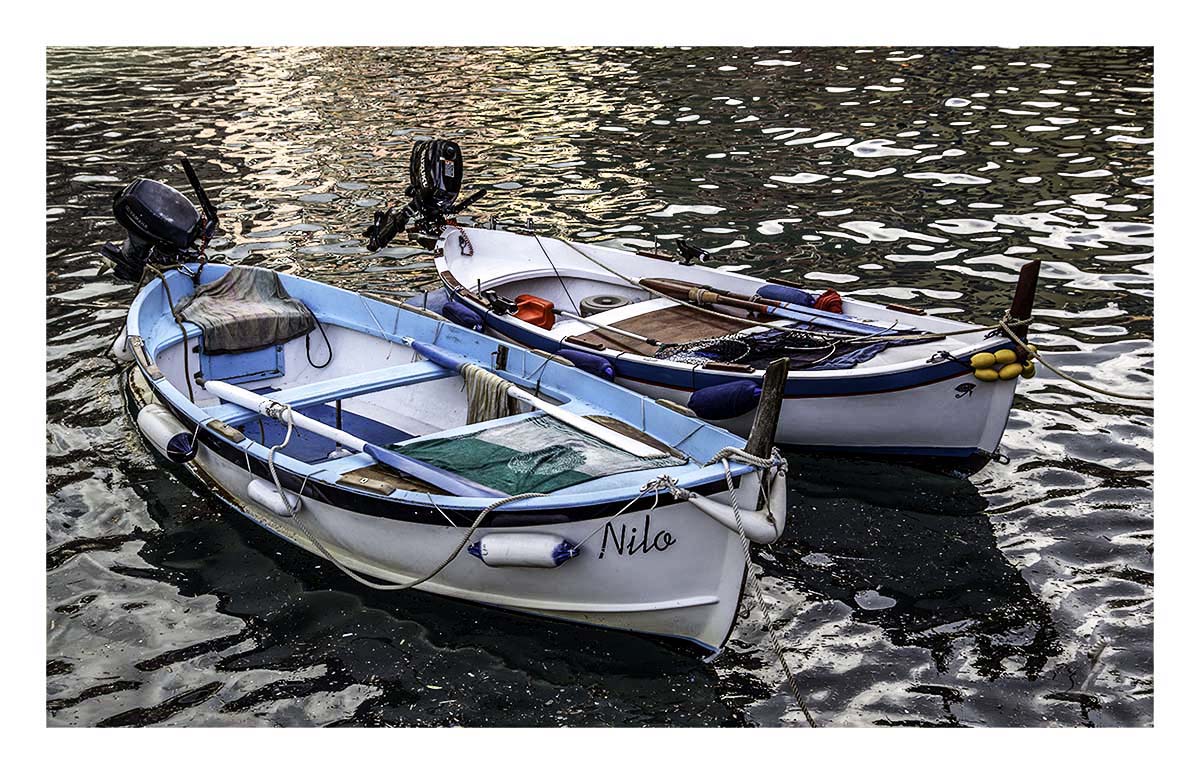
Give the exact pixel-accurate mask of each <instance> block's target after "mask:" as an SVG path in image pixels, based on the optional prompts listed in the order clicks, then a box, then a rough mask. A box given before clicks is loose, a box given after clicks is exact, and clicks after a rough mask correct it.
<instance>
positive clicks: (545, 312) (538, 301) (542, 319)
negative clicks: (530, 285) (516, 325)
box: [517, 293, 554, 330]
mask: <svg viewBox="0 0 1200 774" xmlns="http://www.w3.org/2000/svg"><path fill="white" fill-rule="evenodd" d="M517 319H518V320H524V321H525V322H527V323H529V324H530V325H536V326H538V327H539V328H545V329H546V330H550V329H551V328H553V327H554V302H553V301H547V300H546V299H544V298H538V297H537V296H533V295H530V294H528V293H522V294H521V295H519V296H517Z"/></svg>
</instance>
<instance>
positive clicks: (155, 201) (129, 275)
mask: <svg viewBox="0 0 1200 774" xmlns="http://www.w3.org/2000/svg"><path fill="white" fill-rule="evenodd" d="M182 163H183V169H184V172H185V173H186V174H187V177H188V180H189V181H190V182H191V184H192V189H193V190H194V191H195V192H196V196H197V197H198V198H199V200H200V206H201V208H202V212H203V214H201V210H197V209H196V206H195V205H193V204H192V202H191V201H190V200H189V199H188V198H187V197H186V196H184V195H183V194H182V193H180V192H179V191H177V190H175V189H174V188H172V187H171V186H169V185H167V184H166V183H160V182H158V181H157V180H150V179H147V178H138V179H137V180H134V181H133V182H132V183H130V184H129V185H127V186H125V188H123V189H121V190H120V191H118V192H117V194H116V195H115V196H114V197H113V216H114V217H115V218H116V219H117V222H118V223H120V224H121V226H123V227H124V228H125V232H126V235H125V241H124V242H123V243H122V244H121V246H120V247H117V246H116V245H114V244H112V243H108V244H106V245H104V247H103V248H101V250H100V252H101V253H102V254H103V255H104V256H105V257H106V258H108V259H109V260H110V261H112V263H113V266H114V273H115V274H116V275H117V277H119V278H120V279H123V280H127V281H129V282H135V281H137V280H138V279H140V278H141V276H142V271H143V270H144V269H145V268H146V264H148V263H158V264H168V263H179V262H181V261H184V260H188V259H191V258H194V257H196V256H197V255H198V254H199V250H197V248H196V243H197V242H198V241H200V240H201V239H202V238H206V237H209V236H211V235H212V233H213V232H214V230H215V229H216V226H217V214H216V210H215V209H214V208H213V206H212V203H211V202H210V201H209V200H208V196H207V195H206V194H205V192H204V189H203V187H202V186H201V185H200V181H199V179H197V177H196V173H195V170H193V169H192V165H191V164H190V163H189V162H188V160H187V159H183V160H182Z"/></svg>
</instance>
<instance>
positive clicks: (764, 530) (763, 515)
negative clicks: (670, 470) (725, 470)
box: [689, 469, 787, 543]
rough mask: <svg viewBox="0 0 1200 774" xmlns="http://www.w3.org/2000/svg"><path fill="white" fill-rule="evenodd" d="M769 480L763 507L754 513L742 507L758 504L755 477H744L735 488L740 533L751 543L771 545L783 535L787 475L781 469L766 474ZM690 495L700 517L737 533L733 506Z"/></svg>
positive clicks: (692, 493)
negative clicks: (740, 527) (765, 503)
mask: <svg viewBox="0 0 1200 774" xmlns="http://www.w3.org/2000/svg"><path fill="white" fill-rule="evenodd" d="M764 475H767V476H770V481H769V482H768V484H767V505H766V507H765V508H761V509H759V510H756V511H750V510H746V506H748V505H755V504H757V503H758V486H757V484H758V476H745V477H743V480H742V485H741V486H739V487H738V493H737V494H738V506H739V510H740V511H741V514H742V529H744V530H745V531H746V537H748V538H750V540H751V541H753V542H755V543H772V542H774V541H775V540H777V539H778V538H779V536H780V535H782V534H783V530H784V527H786V526H787V473H786V472H785V471H784V470H782V469H774V470H770V471H767V472H766V473H765V474H764ZM689 494H691V498H690V502H691V503H692V505H694V506H696V507H697V508H699V509H700V510H701V511H703V512H704V513H706V514H708V515H709V516H711V517H712V518H713V519H715V520H716V521H717V522H718V523H719V524H720V525H721V526H723V527H725V528H726V529H729V530H732V531H734V532H737V531H738V524H737V518H736V517H735V516H734V515H733V506H732V505H725V504H724V503H719V502H717V501H715V500H712V499H709V498H707V497H704V496H703V495H698V494H696V493H695V492H691V493H689Z"/></svg>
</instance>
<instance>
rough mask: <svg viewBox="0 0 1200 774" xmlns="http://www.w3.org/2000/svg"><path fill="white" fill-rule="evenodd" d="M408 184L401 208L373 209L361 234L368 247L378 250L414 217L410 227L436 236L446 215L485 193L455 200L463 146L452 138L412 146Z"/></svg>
mask: <svg viewBox="0 0 1200 774" xmlns="http://www.w3.org/2000/svg"><path fill="white" fill-rule="evenodd" d="M408 179H409V184H408V187H407V188H406V189H404V195H405V196H407V197H409V202H408V204H406V205H404V206H403V207H402V208H400V209H398V210H397V209H396V208H395V207H388V208H387V209H386V210H379V211H378V212H376V213H375V220H374V222H373V223H372V224H371V226H370V227H369V228H367V230H366V231H364V232H363V236H365V237H367V239H368V247H370V249H372V250H381V249H383V248H384V247H386V246H387V245H388V243H389V242H391V241H392V239H393V238H395V236H396V234H398V233H400V232H401V231H403V230H405V228H406V227H407V226H408V223H409V221H410V220H413V219H415V222H414V223H413V230H414V231H416V232H418V234H422V235H428V236H432V237H436V236H437V235H438V234H440V233H441V230H442V228H443V227H444V226H445V225H446V218H448V217H450V216H451V215H454V214H455V213H458V212H461V211H463V210H465V209H466V208H467V207H469V206H471V205H472V204H474V203H475V202H477V201H479V199H480V198H481V197H482V196H483V195H484V193H486V192H485V191H476V192H475V193H474V194H472V195H471V196H469V197H467V198H466V199H465V200H464V201H463V202H462V203H461V204H457V205H456V204H455V201H456V200H457V199H458V194H459V191H461V190H462V179H463V156H462V149H461V148H459V147H458V143H456V142H454V141H453V140H422V141H420V142H418V143H417V144H416V145H414V146H413V149H412V156H411V157H410V158H409V161H408Z"/></svg>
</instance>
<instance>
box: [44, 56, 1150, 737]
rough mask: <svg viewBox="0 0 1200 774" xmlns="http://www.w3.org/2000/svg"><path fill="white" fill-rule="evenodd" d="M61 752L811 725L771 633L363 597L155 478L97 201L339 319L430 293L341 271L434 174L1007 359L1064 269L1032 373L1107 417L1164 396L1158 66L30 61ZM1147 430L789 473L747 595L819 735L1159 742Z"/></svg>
mask: <svg viewBox="0 0 1200 774" xmlns="http://www.w3.org/2000/svg"><path fill="white" fill-rule="evenodd" d="M47 69H48V84H47V98H48V116H47V136H48V149H47V153H48V159H47V170H46V171H47V184H48V194H47V202H46V207H47V241H48V245H47V263H48V269H49V281H48V284H47V295H48V298H47V316H48V323H47V336H48V351H47V408H48V414H49V420H48V425H47V436H48V438H47V458H48V459H47V462H48V468H49V481H48V500H49V509H48V514H47V521H46V541H47V578H46V583H47V592H48V597H49V599H48V610H47V627H48V628H47V666H46V669H47V719H48V722H49V723H50V724H52V725H145V724H169V725H312V724H353V725H445V724H467V725H506V726H507V725H559V724H574V725H621V726H625V725H685V726H692V725H746V724H761V725H777V724H781V723H782V724H797V723H799V722H801V718H800V717H799V714H798V711H797V710H796V709H795V708H794V707H792V706H791V705H790V704H789V703H788V702H787V701H786V700H785V696H784V693H783V683H782V673H781V672H780V670H779V668H778V666H777V665H776V664H775V663H774V661H773V659H772V658H771V657H770V656H769V655H768V654H767V651H765V650H764V648H763V647H761V646H762V644H763V631H762V628H761V625H760V623H759V621H758V619H756V618H751V619H748V620H745V621H743V623H742V624H740V626H739V628H738V630H737V632H736V634H735V638H734V640H733V641H732V643H731V646H730V648H729V649H728V650H727V651H726V653H725V654H724V655H723V656H722V657H721V659H719V660H718V661H717V662H716V663H715V664H713V665H705V664H703V663H700V662H699V661H697V660H695V659H694V658H691V657H689V656H686V655H681V654H680V653H678V652H676V651H675V650H674V649H672V648H670V647H667V646H665V645H663V644H661V643H657V642H653V641H648V640H644V639H641V638H639V637H635V636H627V635H622V634H614V633H606V632H600V631H593V630H590V629H586V628H579V627H575V626H568V625H561V624H553V623H550V624H547V623H545V622H541V621H535V620H530V619H525V618H521V617H516V616H512V615H508V614H504V613H499V612H494V611H490V610H487V609H483V608H478V607H474V606H470V605H465V604H461V603H457V602H454V601H450V600H446V599H440V598H437V597H433V596H429V595H425V594H421V593H405V594H393V595H388V594H381V593H375V592H370V591H367V590H364V589H362V588H360V587H358V586H356V585H354V584H353V583H352V582H350V581H348V580H347V579H345V578H344V577H343V576H341V575H340V574H339V573H338V572H337V571H336V570H335V569H333V568H331V567H329V566H328V565H327V563H325V562H323V561H319V560H318V559H317V558H315V557H313V556H310V555H308V554H305V553H303V552H301V551H299V550H298V549H294V548H292V547H290V546H289V545H287V544H285V543H283V542H282V541H280V540H278V539H276V538H275V537H273V536H272V535H269V534H267V533H265V532H263V531H261V530H259V529H258V528H257V527H254V526H253V525H251V524H249V523H248V522H244V521H243V520H242V519H241V518H240V517H239V516H237V515H234V514H232V513H230V512H228V511H226V510H225V509H223V508H221V507H220V506H218V505H217V504H215V503H214V502H212V501H211V500H209V499H206V498H205V497H204V496H202V495H200V494H198V493H196V492H195V491H194V490H193V489H191V488H189V486H187V485H186V484H185V483H184V482H183V481H181V480H180V479H178V478H177V477H176V476H175V475H174V474H172V473H170V472H164V471H163V470H160V469H159V468H157V467H156V466H155V464H154V461H153V459H152V458H151V456H150V454H149V453H148V452H147V451H146V449H145V448H144V447H143V445H142V444H141V442H140V441H139V440H138V437H137V435H136V434H135V430H134V426H133V423H132V422H131V421H130V419H129V417H128V416H127V414H126V413H125V411H124V408H123V404H122V399H121V397H120V395H119V391H118V370H117V368H116V365H115V364H114V362H113V361H111V360H110V359H109V358H108V357H107V355H106V351H107V349H108V347H109V345H110V343H111V342H112V340H113V338H114V337H115V336H116V334H117V332H118V330H119V329H120V327H121V321H122V317H123V315H124V311H125V307H126V304H127V303H128V301H129V299H130V289H129V288H128V286H125V285H120V284H116V283H114V282H113V281H112V280H111V278H110V277H104V278H97V277H96V276H95V267H94V254H93V250H94V248H95V247H96V246H97V245H98V244H100V243H102V242H103V241H105V240H107V239H116V238H117V237H118V236H119V231H118V229H117V228H116V227H115V226H114V223H113V220H112V217H111V208H110V200H111V196H112V194H113V192H114V190H116V188H117V187H118V185H119V183H120V182H122V181H127V180H129V179H131V178H133V177H135V176H139V175H145V176H151V177H156V178H159V179H165V180H168V181H169V182H171V183H172V184H173V185H176V186H178V187H180V188H185V187H186V183H185V181H184V179H183V176H182V173H181V171H180V169H179V167H178V165H177V163H175V162H172V161H171V159H172V158H173V157H175V156H176V155H178V154H180V153H186V154H187V155H188V156H190V157H191V158H192V159H193V160H194V161H196V162H197V163H196V166H197V168H198V170H199V172H200V175H201V177H202V178H203V179H204V180H206V181H207V183H208V185H209V190H210V192H211V193H212V195H213V198H214V199H215V200H216V201H217V202H218V206H219V207H220V208H221V211H222V219H223V226H224V234H223V235H222V237H221V238H220V239H219V241H217V242H216V243H215V248H216V252H218V253H220V254H222V255H224V256H225V257H226V258H227V259H228V260H232V261H244V262H246V263H253V264H260V265H266V266H270V267H272V268H276V269H281V270H286V271H291V272H295V273H297V274H301V275H304V276H307V277H312V278H315V279H319V280H323V281H328V282H333V283H337V284H341V285H344V286H348V287H353V288H356V289H382V290H404V289H409V288H413V287H415V286H416V285H418V284H421V283H424V282H426V281H428V280H430V279H431V278H432V270H431V263H430V260H429V257H428V255H421V254H419V253H418V251H417V250H416V249H414V248H410V247H408V246H406V245H405V246H397V247H393V248H391V249H388V250H386V251H384V252H382V253H378V254H370V253H368V251H367V250H366V248H365V245H364V243H363V240H362V239H361V238H360V237H359V234H360V232H361V230H362V228H363V226H364V225H365V224H366V223H367V222H368V221H369V218H370V214H371V212H372V209H373V208H374V207H375V206H376V205H377V204H378V203H379V202H380V201H381V200H382V199H384V198H385V197H390V196H398V195H399V194H400V193H401V191H402V189H403V186H404V184H405V177H406V175H407V171H406V161H407V157H408V149H409V147H410V145H411V143H412V141H413V139H414V138H415V137H419V136H424V135H430V134H438V135H444V136H452V137H455V138H457V139H458V140H459V141H460V142H461V143H462V144H463V146H464V149H465V152H466V153H467V157H468V159H467V186H468V188H469V189H473V188H474V187H476V186H482V187H486V188H489V189H491V190H490V193H489V195H488V196H487V198H486V199H484V200H483V202H482V203H481V205H480V208H479V209H481V210H486V211H489V212H492V213H495V214H497V215H499V216H500V217H502V218H520V219H524V218H525V217H532V218H533V219H534V223H535V225H536V226H537V227H538V228H539V229H540V230H541V232H542V233H543V234H555V235H563V236H571V237H576V238H579V239H583V240H589V241H595V240H607V241H613V242H618V243H620V244H624V245H630V246H632V245H648V244H650V243H651V242H652V240H653V239H654V237H655V236H656V235H657V236H658V237H659V238H666V237H668V236H670V235H680V234H684V235H688V236H689V237H691V238H693V239H694V240H695V241H696V242H697V243H699V244H701V245H703V246H705V247H707V248H709V249H711V250H714V251H717V256H718V260H719V261H720V262H722V263H728V264H731V265H738V266H744V267H749V271H751V272H756V273H760V274H768V273H778V274H781V275H787V274H790V275H791V276H793V277H794V278H797V279H798V278H801V277H806V278H808V282H810V283H811V284H813V285H817V286H830V287H835V288H837V289H838V290H839V291H841V292H842V293H846V292H852V293H855V294H858V295H863V296H867V297H871V298H886V299H894V300H897V301H900V302H904V303H909V304H915V305H919V306H922V307H925V308H928V309H931V310H934V309H936V310H941V311H943V312H946V313H952V314H953V315H954V316H956V317H957V318H959V319H963V320H972V321H977V322H985V321H989V320H993V319H994V318H995V317H996V316H997V315H998V314H999V313H1000V312H1001V311H1003V310H1004V309H1005V308H1007V305H1008V300H1009V297H1010V295H1011V292H1012V289H1013V283H1014V281H1015V277H1016V270H1017V269H1018V268H1019V266H1020V265H1021V264H1022V263H1023V262H1024V261H1026V260H1028V259H1029V258H1031V257H1034V256H1040V257H1042V258H1044V259H1045V261H1046V263H1045V265H1044V268H1043V272H1042V277H1043V280H1042V285H1041V291H1040V296H1039V299H1038V303H1037V308H1036V312H1035V314H1036V323H1035V324H1034V326H1033V327H1034V332H1035V335H1034V340H1035V341H1036V342H1037V343H1038V344H1039V345H1041V346H1042V348H1043V351H1045V352H1047V353H1054V355H1056V359H1057V361H1058V363H1060V364H1062V365H1065V366H1067V367H1068V369H1069V370H1071V371H1072V372H1073V373H1075V374H1076V375H1082V376H1085V377H1087V378H1089V379H1093V380H1095V381H1096V382H1098V383H1100V384H1102V385H1105V386H1107V387H1109V388H1112V389H1117V390H1124V391H1139V392H1145V391H1147V390H1149V389H1150V387H1151V380H1152V365H1153V339H1152V336H1153V327H1152V321H1151V316H1152V314H1153V293H1154V290H1153V287H1154V285H1153V190H1154V189H1153V157H1152V148H1153V144H1152V140H1153V135H1154V126H1153V95H1152V57H1151V53H1150V51H1149V50H1145V49H1132V50H1124V49H1104V50H1088V49H986V50H980V49H953V48H942V49H905V50H895V49H888V48H876V49H871V50H853V49H807V50H805V49H794V50H789V49H782V50H781V49H769V50H768V49H764V50H750V49H694V50H665V49H654V50H625V49H601V50H566V51H560V50H538V49H520V48H515V49H508V48H502V49H467V50H456V49H426V50H383V51H380V50H368V49H350V50H299V49H221V50H181V49H169V50H147V49H142V50H117V49H92V50H66V49H54V50H51V51H49V52H48V55H47ZM1152 427H1153V423H1152V413H1151V411H1150V410H1149V408H1148V407H1144V406H1136V407H1134V406H1129V405H1124V404H1122V403H1119V402H1117V401H1114V400H1110V399H1107V398H1100V397H1096V396H1093V395H1090V394H1086V393H1084V392H1082V391H1081V390H1079V389H1078V388H1076V387H1074V386H1072V385H1070V384H1069V383H1067V382H1064V381H1062V380H1058V379H1048V378H1044V377H1042V376H1039V378H1037V379H1035V380H1034V381H1032V382H1022V384H1021V387H1020V392H1019V395H1018V399H1017V404H1016V407H1015V409H1014V412H1013V416H1012V420H1011V423H1010V426H1009V430H1008V433H1007V435H1006V436H1005V439H1004V446H1003V450H1004V451H1005V452H1006V453H1007V454H1009V455H1010V456H1011V459H1012V461H1011V464H1009V465H1007V466H1003V465H998V464H997V465H991V466H989V467H988V468H987V469H986V470H985V471H984V472H983V473H981V474H979V475H977V476H976V477H974V478H973V479H971V480H970V481H962V480H955V479H951V478H946V477H942V476H937V475H934V474H931V473H925V472H921V471H917V470H913V469H910V468H906V467H903V466H898V465H889V464H881V463H858V462H853V461H848V460H844V459H843V460H839V459H833V458H819V457H814V456H804V455H791V462H792V470H793V472H794V476H793V479H794V484H793V486H794V491H793V492H792V499H791V503H792V509H791V513H790V515H789V520H788V530H787V534H786V535H785V536H784V538H783V539H782V540H780V541H779V542H778V543H777V544H775V545H774V546H771V547H770V548H769V550H767V551H764V552H762V553H761V555H760V558H759V561H760V562H761V564H762V567H763V568H764V570H765V573H766V580H765V586H766V590H767V595H768V598H769V600H770V602H771V603H772V604H773V605H774V611H773V612H774V615H775V616H776V618H777V620H778V621H779V626H780V630H781V635H782V637H783V639H784V641H785V643H786V647H787V650H788V656H789V658H790V659H791V660H792V663H793V664H795V665H797V666H798V667H799V669H800V680H801V683H802V684H803V686H804V688H805V691H806V693H807V694H808V698H809V703H810V706H811V708H812V710H813V712H814V714H815V715H816V717H817V720H818V721H819V722H820V723H822V724H824V725H870V724H876V725H893V724H905V725H968V726H980V725H986V726H1008V725H1051V726H1075V725H1147V724H1150V723H1151V722H1152V719H1153V669H1152V667H1153V657H1152V643H1153V639H1152V636H1153V635H1152V623H1153V592H1152V589H1153V583H1154V570H1153V557H1152V553H1153V520H1152V510H1153V506H1152V480H1153V457H1152V443H1153V436H1152Z"/></svg>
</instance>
